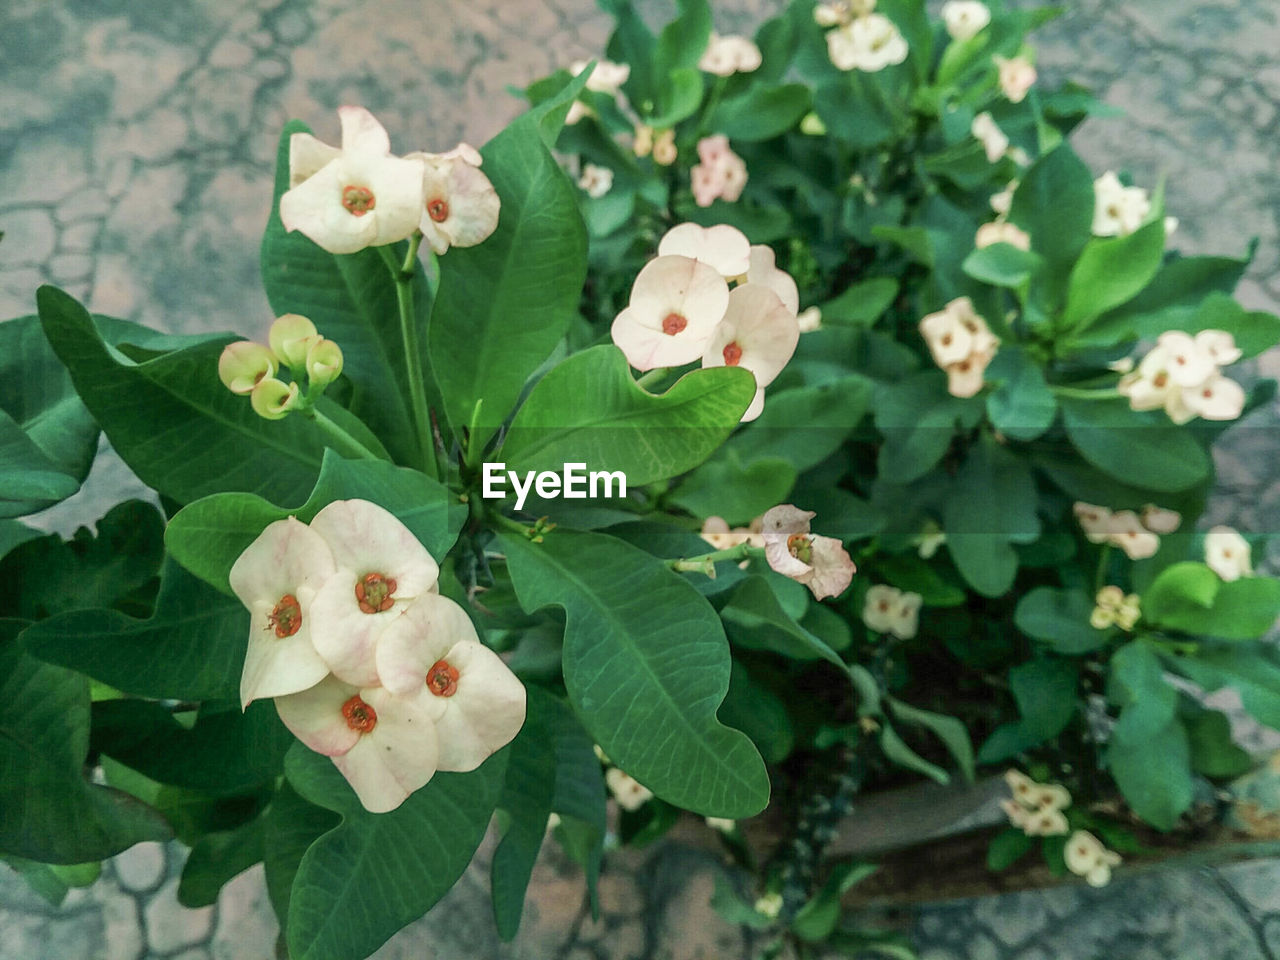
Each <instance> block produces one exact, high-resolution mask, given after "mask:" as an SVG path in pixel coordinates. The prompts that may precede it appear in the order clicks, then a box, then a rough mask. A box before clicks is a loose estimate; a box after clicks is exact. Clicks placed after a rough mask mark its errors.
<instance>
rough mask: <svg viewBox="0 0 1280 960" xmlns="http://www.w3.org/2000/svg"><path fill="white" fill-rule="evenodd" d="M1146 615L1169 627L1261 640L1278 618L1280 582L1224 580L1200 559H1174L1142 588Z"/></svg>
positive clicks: (1152, 621)
mask: <svg viewBox="0 0 1280 960" xmlns="http://www.w3.org/2000/svg"><path fill="white" fill-rule="evenodd" d="M1142 615H1143V618H1144V619H1146V620H1147V621H1149V622H1150V623H1151V624H1153V625H1154V626H1158V627H1165V628H1167V629H1171V630H1182V631H1184V632H1186V633H1193V634H1202V635H1204V636H1209V637H1222V638H1224V639H1226V640H1257V639H1259V638H1260V637H1261V636H1262V635H1263V634H1265V633H1266V632H1267V631H1268V630H1270V629H1271V628H1272V627H1274V626H1275V624H1276V620H1277V618H1280V580H1273V579H1271V578H1270V577H1245V578H1242V579H1240V580H1232V581H1231V582H1230V583H1226V582H1223V581H1222V579H1221V578H1219V577H1218V575H1217V574H1216V573H1214V572H1213V571H1212V570H1210V569H1209V568H1208V567H1206V566H1205V565H1204V564H1202V563H1175V564H1174V565H1173V566H1171V567H1168V568H1166V569H1165V570H1163V571H1161V573H1160V575H1159V576H1157V577H1156V579H1155V580H1154V581H1153V582H1152V583H1151V585H1150V586H1149V587H1147V589H1146V590H1145V591H1143V594H1142Z"/></svg>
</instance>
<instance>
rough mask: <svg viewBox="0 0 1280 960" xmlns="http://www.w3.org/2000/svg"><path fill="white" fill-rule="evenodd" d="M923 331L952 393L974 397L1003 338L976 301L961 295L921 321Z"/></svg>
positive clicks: (980, 387) (958, 395) (935, 361)
mask: <svg viewBox="0 0 1280 960" xmlns="http://www.w3.org/2000/svg"><path fill="white" fill-rule="evenodd" d="M920 334H921V336H923V337H924V339H925V342H926V343H927V344H928V345H929V352H930V353H931V354H932V355H933V360H934V363H936V364H937V365H938V366H939V367H941V368H942V369H943V370H945V371H946V373H947V390H948V392H950V393H951V394H952V396H956V397H972V396H973V395H974V394H976V393H977V392H978V391H979V390H981V389H982V387H983V384H984V383H985V373H986V369H987V365H988V364H989V363H990V362H991V360H992V358H993V357H994V356H995V355H996V350H997V348H998V347H999V346H1000V339H999V338H998V337H996V336H995V334H993V333H992V332H991V328H990V327H988V326H987V323H986V321H985V320H983V319H982V317H980V316H978V314H977V313H976V312H975V311H974V309H973V301H971V300H970V299H969V298H968V297H959V298H957V299H955V300H952V301H951V302H950V303H948V304H947V305H946V307H945V308H943V309H942V310H940V311H939V312H937V313H931V314H929V315H928V316H926V317H925V318H924V319H922V320H921V321H920Z"/></svg>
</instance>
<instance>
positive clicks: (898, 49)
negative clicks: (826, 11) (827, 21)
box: [827, 13, 908, 73]
mask: <svg viewBox="0 0 1280 960" xmlns="http://www.w3.org/2000/svg"><path fill="white" fill-rule="evenodd" d="M907 53H908V47H907V41H906V38H905V37H903V36H902V33H901V32H900V31H899V30H898V27H897V25H896V24H895V23H894V22H893V21H892V20H890V19H889V18H888V17H886V16H884V15H883V14H879V13H868V14H866V15H865V16H861V17H858V18H857V19H855V20H853V21H852V22H850V23H848V24H846V25H844V26H840V27H837V28H836V29H834V30H832V31H830V32H829V33H828V34H827V55H828V56H829V57H830V58H831V62H832V63H833V64H834V65H835V66H836V67H837V68H839V69H841V70H862V71H864V72H866V73H875V72H876V71H878V70H883V69H884V68H885V67H887V66H889V65H890V64H895V63H902V61H904V60H906V59H907Z"/></svg>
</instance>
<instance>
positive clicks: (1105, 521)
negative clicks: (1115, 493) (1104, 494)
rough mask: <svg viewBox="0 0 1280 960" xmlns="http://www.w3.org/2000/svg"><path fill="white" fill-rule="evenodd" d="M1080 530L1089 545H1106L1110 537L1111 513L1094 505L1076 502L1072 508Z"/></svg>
mask: <svg viewBox="0 0 1280 960" xmlns="http://www.w3.org/2000/svg"><path fill="white" fill-rule="evenodd" d="M1072 511H1073V512H1074V513H1075V515H1076V520H1078V521H1079V522H1080V529H1081V530H1083V531H1084V535H1085V537H1086V538H1087V539H1088V541H1089V542H1090V543H1106V542H1107V538H1108V537H1109V536H1111V516H1112V514H1111V511H1110V510H1109V509H1107V508H1106V507H1099V506H1097V505H1096V504H1092V503H1084V502H1083V501H1077V502H1076V503H1075V505H1074V506H1073V507H1072Z"/></svg>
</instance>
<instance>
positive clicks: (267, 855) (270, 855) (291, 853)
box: [262, 780, 340, 929]
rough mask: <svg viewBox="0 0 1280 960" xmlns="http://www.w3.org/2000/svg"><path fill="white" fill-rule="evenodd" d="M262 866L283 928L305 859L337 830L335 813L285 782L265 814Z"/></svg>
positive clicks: (268, 890)
mask: <svg viewBox="0 0 1280 960" xmlns="http://www.w3.org/2000/svg"><path fill="white" fill-rule="evenodd" d="M262 817H263V820H264V823H263V827H264V829H263V837H262V865H263V868H264V870H265V872H266V875H267V896H268V897H270V898H271V908H272V909H273V910H274V911H275V914H276V918H277V919H278V920H279V921H280V928H281V929H284V928H285V926H286V924H287V923H288V920H289V900H290V899H291V896H292V892H293V878H294V877H295V876H296V875H297V873H298V865H299V864H301V863H302V857H303V855H304V854H305V853H306V852H307V850H308V849H309V848H310V847H311V845H312V844H313V843H315V842H316V841H317V840H319V839H320V838H321V837H322V836H324V835H325V834H326V833H328V832H329V831H330V830H332V829H333V828H334V827H336V826H337V825H338V824H339V822H340V818H339V816H338V815H337V814H336V813H334V812H333V811H332V810H329V809H326V808H325V807H320V806H317V805H316V804H314V803H308V802H307V801H306V800H303V799H302V797H300V796H298V793H297V791H296V790H294V789H293V787H291V786H289V781H288V780H285V781H283V782H282V783H281V784H280V789H279V790H277V791H276V795H275V796H274V797H272V798H271V804H270V805H269V806H268V807H267V809H266V812H265V813H263V815H262Z"/></svg>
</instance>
